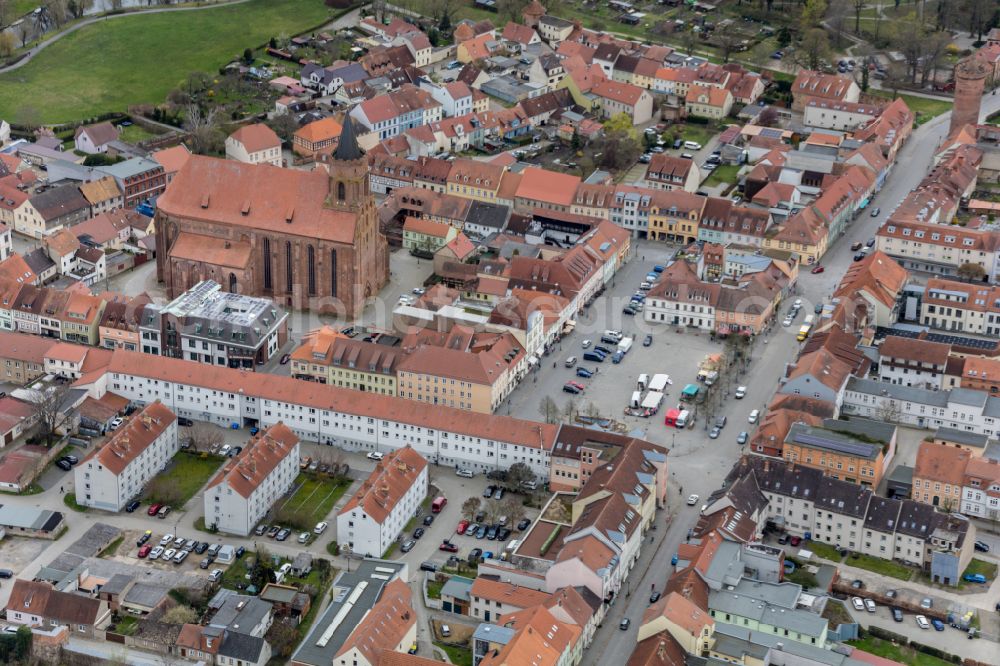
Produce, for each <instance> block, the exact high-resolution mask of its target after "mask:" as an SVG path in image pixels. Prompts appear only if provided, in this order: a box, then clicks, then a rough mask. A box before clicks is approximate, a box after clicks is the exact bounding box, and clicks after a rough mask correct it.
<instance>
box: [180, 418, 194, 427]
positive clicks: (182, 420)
mask: <svg viewBox="0 0 1000 666" xmlns="http://www.w3.org/2000/svg"><path fill="white" fill-rule="evenodd" d="M177 425H179V426H182V427H184V428H190V427H191V426H193V425H194V421H192V420H191V419H187V418H184V417H183V416H178V417H177Z"/></svg>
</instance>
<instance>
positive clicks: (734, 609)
mask: <svg viewBox="0 0 1000 666" xmlns="http://www.w3.org/2000/svg"><path fill="white" fill-rule="evenodd" d="M708 609H709V611H714V614H713V617H716V621H717V622H718V621H719V620H718V617H717V615H718V613H729V614H731V615H737V616H739V617H746V618H750V619H753V620H757V621H758V622H761V623H763V624H769V625H772V626H775V627H779V628H782V629H789V630H790V631H796V632H798V633H800V634H804V635H806V636H817V637H818V636H821V635H822V634H823V631H824V629H826V620H824V619H823V618H822V617H820V616H819V615H816V614H815V613H811V612H809V611H803V610H797V609H789V608H782V607H781V606H776V605H774V604H772V603H770V602H768V601H766V600H764V599H755V598H754V597H750V596H745V595H741V594H736V593H735V592H732V591H729V590H723V591H718V592H716V591H712V592H709V595H708Z"/></svg>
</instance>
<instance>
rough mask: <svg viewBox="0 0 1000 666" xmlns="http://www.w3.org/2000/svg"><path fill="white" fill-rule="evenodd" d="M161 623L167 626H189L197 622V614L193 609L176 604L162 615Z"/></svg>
mask: <svg viewBox="0 0 1000 666" xmlns="http://www.w3.org/2000/svg"><path fill="white" fill-rule="evenodd" d="M163 621H164V622H166V623H167V624H190V623H193V622H197V621H198V613H197V611H195V609H193V608H189V607H188V606H181V605H180V604H178V605H176V606H174V607H173V608H171V609H170V610H168V611H167V612H166V613H164V614H163Z"/></svg>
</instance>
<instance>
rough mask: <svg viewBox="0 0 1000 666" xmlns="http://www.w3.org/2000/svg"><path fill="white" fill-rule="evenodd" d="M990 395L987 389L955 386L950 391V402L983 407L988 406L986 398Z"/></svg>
mask: <svg viewBox="0 0 1000 666" xmlns="http://www.w3.org/2000/svg"><path fill="white" fill-rule="evenodd" d="M988 397H989V395H988V394H987V393H986V392H985V391H974V390H972V389H967V388H953V389H951V391H950V397H949V402H957V403H958V404H960V405H968V406H970V407H979V408H980V409H982V408H983V407H985V406H986V399H987V398H988Z"/></svg>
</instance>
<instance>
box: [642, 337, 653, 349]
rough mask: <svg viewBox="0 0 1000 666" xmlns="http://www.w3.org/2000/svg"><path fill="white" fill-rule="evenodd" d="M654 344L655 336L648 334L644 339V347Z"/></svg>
mask: <svg viewBox="0 0 1000 666" xmlns="http://www.w3.org/2000/svg"><path fill="white" fill-rule="evenodd" d="M652 344H653V336H652V335H647V336H646V337H645V338H643V339H642V346H643V347H649V346H650V345H652Z"/></svg>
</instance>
